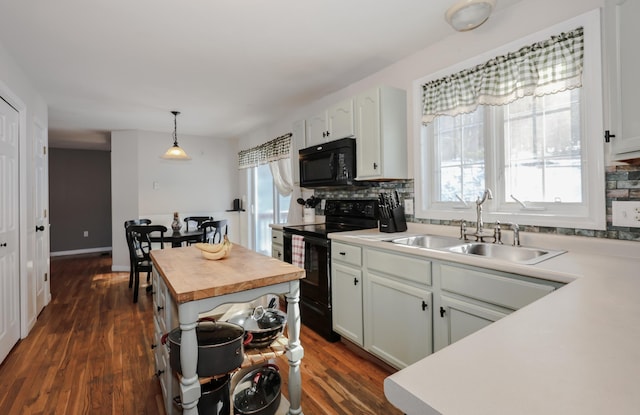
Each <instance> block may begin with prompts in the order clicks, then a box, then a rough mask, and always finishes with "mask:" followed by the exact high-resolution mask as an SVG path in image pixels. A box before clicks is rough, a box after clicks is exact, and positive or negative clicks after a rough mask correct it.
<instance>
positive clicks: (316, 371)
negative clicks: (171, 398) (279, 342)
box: [0, 255, 401, 415]
mask: <svg viewBox="0 0 640 415" xmlns="http://www.w3.org/2000/svg"><path fill="white" fill-rule="evenodd" d="M128 281H129V274H128V273H127V272H119V273H113V272H111V257H110V256H99V255H88V256H74V257H63V258H52V261H51V294H52V301H51V303H50V304H49V305H48V306H47V307H45V309H44V310H43V311H42V313H41V315H40V316H39V318H38V321H37V322H36V324H35V326H34V328H33V329H32V331H31V333H30V334H29V336H28V337H27V338H26V339H24V340H21V341H20V342H19V343H18V344H17V345H16V346H15V347H14V349H13V350H12V351H11V353H10V354H9V356H8V357H7V358H6V359H5V361H4V362H3V363H2V364H1V365H0V414H16V415H29V414H33V415H40V414H92V415H95V414H97V415H101V414H117V415H122V414H127V415H128V414H135V415H145V414H149V415H151V414H154V415H163V414H164V409H163V408H162V396H161V390H160V385H159V382H158V380H157V378H156V377H155V376H154V369H153V355H152V352H151V338H152V333H153V316H152V308H151V307H152V300H151V296H150V295H147V294H146V293H145V291H144V289H141V290H140V297H139V300H138V303H137V304H133V303H132V291H131V289H129V288H128ZM301 341H302V345H303V347H304V348H305V357H304V359H303V360H302V365H301V372H302V383H303V388H302V389H303V394H302V408H303V411H304V413H305V414H306V415H316V414H318V415H321V414H349V415H352V414H385V415H387V414H400V413H401V412H400V411H398V410H397V409H396V408H394V407H393V406H392V405H391V404H389V403H388V402H387V401H386V399H385V397H384V393H383V387H382V381H383V379H384V378H385V377H386V376H388V375H389V373H390V372H389V371H388V370H386V369H384V368H383V367H381V366H378V365H376V364H373V363H371V362H369V361H368V360H365V359H362V358H361V357H359V356H358V355H356V354H354V353H353V352H352V351H350V350H349V348H347V347H346V346H345V345H344V344H342V343H328V342H326V341H325V340H324V339H322V338H321V337H319V336H318V335H316V334H315V333H314V332H313V331H311V330H308V329H307V328H306V327H304V326H303V327H302V331H301ZM280 360H281V361H280V362H278V364H279V365H280V366H281V367H282V368H283V370H282V374H283V380H284V382H285V385H283V389H284V391H285V396H286V395H287V393H286V374H287V373H286V372H287V371H286V370H285V369H284V368H287V363H286V359H285V358H280Z"/></svg>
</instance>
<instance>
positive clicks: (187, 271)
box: [151, 245, 305, 304]
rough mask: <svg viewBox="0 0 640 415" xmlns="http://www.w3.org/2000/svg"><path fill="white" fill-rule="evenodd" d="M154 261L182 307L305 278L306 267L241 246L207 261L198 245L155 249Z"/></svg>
mask: <svg viewBox="0 0 640 415" xmlns="http://www.w3.org/2000/svg"><path fill="white" fill-rule="evenodd" d="M151 259H152V260H153V264H154V265H155V267H156V269H157V271H158V273H159V274H160V275H161V276H162V279H163V280H164V281H165V282H166V284H167V288H168V289H169V291H170V292H171V297H172V298H173V299H174V300H175V301H176V302H177V303H178V304H181V303H186V302H189V301H196V300H201V299H203V298H210V297H217V296H220V295H224V294H233V293H236V292H240V291H246V290H251V289H253V288H259V287H265V286H268V285H274V284H279V283H283V282H289V281H293V280H299V279H302V278H304V277H305V271H304V269H302V268H298V267H296V266H293V265H291V264H289V263H286V262H283V261H280V260H278V259H275V258H271V257H268V256H265V255H262V254H259V253H257V252H254V251H251V250H249V249H247V248H245V247H243V246H240V245H234V246H233V249H232V250H231V253H230V254H229V256H227V257H226V258H223V259H219V260H209V259H205V258H204V257H203V256H202V254H201V253H200V250H199V249H198V248H196V247H194V246H186V247H182V248H172V249H157V250H153V251H151Z"/></svg>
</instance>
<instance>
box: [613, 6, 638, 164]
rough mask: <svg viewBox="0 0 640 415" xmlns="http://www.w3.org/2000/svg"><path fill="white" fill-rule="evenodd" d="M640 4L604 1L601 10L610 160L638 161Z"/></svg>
mask: <svg viewBox="0 0 640 415" xmlns="http://www.w3.org/2000/svg"><path fill="white" fill-rule="evenodd" d="M638 16H640V2H638V1H637V0H608V1H607V3H606V7H605V48H604V50H605V54H606V56H605V60H606V62H605V65H606V68H607V71H608V77H607V79H608V81H609V82H608V85H607V86H608V90H609V113H608V114H609V117H608V118H609V126H608V129H609V130H610V134H614V135H615V137H612V138H611V153H612V157H613V159H614V160H628V159H636V158H640V117H638V115H637V111H638V97H639V96H640V77H638V74H639V73H640V49H639V48H638V39H640V25H638V23H637V22H636V19H637V17H638Z"/></svg>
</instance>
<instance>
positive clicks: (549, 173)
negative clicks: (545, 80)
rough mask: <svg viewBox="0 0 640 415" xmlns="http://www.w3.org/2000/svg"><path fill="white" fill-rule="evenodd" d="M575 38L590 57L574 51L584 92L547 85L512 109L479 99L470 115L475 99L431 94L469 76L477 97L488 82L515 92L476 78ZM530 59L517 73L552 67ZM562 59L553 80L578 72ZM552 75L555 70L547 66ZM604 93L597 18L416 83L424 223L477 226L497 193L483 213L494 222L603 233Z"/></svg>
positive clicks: (419, 210)
mask: <svg viewBox="0 0 640 415" xmlns="http://www.w3.org/2000/svg"><path fill="white" fill-rule="evenodd" d="M576 28H578V29H576ZM574 33H579V34H580V35H583V36H584V38H583V42H584V43H583V47H584V49H583V51H584V52H583V54H582V53H581V52H582V49H581V48H582V44H580V47H575V48H574V49H575V51H577V53H575V54H576V55H581V56H579V57H580V59H579V62H577V63H575V65H576V67H577V68H578V69H577V70H579V73H578V74H579V75H580V78H581V79H580V80H579V82H580V84H579V85H580V86H577V87H576V86H574V85H569V86H568V87H566V88H565V89H562V90H560V92H554V90H551V91H548V90H544V88H545V87H546V86H547V85H543V86H542V88H538V89H536V90H535V92H534V93H529V92H531V91H530V90H527V91H526V92H524V93H523V90H524V89H526V88H522V89H521V90H515V92H514V95H515V96H510V97H508V98H507V100H506V101H507V102H504V103H502V102H497V101H496V100H495V99H493V97H489V98H488V99H484V100H483V98H486V97H485V96H481V97H480V99H479V100H477V101H474V102H473V103H472V104H471V105H470V104H469V102H471V101H468V102H467V101H465V99H467V98H468V96H469V95H472V93H467V92H466V91H463V92H462V93H460V94H459V95H456V96H453V97H449V96H447V97H445V98H446V99H445V98H443V97H442V96H443V92H442V90H437V91H435V92H433V91H431V90H428V89H429V88H430V87H434V85H435V87H434V88H435V89H437V88H440V87H441V86H442V84H444V83H448V82H449V81H450V80H453V81H452V82H453V83H455V82H457V79H458V78H459V77H464V76H466V75H468V74H469V73H472V75H471V76H470V81H469V82H467V84H465V83H462V82H461V85H463V86H466V85H469V88H470V89H472V90H473V91H474V92H475V91H476V90H475V89H474V88H476V87H477V84H478V83H481V82H488V83H493V84H491V85H489V87H490V88H494V89H500V91H502V90H503V89H504V90H507V89H508V88H511V87H512V86H511V85H502V84H501V82H502V83H505V84H507V83H509V82H511V81H512V80H510V79H507V78H506V77H505V78H501V77H496V79H498V81H496V80H495V79H493V80H492V79H488V78H489V77H487V76H486V75H485V74H483V75H482V76H476V75H474V74H473V71H475V70H477V68H481V67H486V66H491V65H493V64H494V62H495V61H499V60H500V59H502V58H504V59H505V60H506V59H510V58H512V57H513V55H518V54H519V53H521V51H522V50H523V49H525V47H523V45H531V48H530V50H533V51H534V52H535V50H536V48H537V47H538V45H540V44H542V43H543V42H545V41H546V43H550V42H551V41H554V40H555V39H556V38H561V37H562V36H565V34H567V35H566V36H567V37H568V36H572V35H573V34H574ZM547 39H551V40H549V41H547ZM546 43H545V44H546ZM559 49H561V51H560V52H559V53H560V54H564V53H565V52H567V49H569V47H566V46H564V45H563V47H562V48H559ZM554 53H558V52H557V51H554ZM499 55H502V56H499ZM531 55H534V56H533V57H532V56H526V59H522V61H526V63H519V65H536V64H538V63H540V62H535V59H543V60H544V59H546V57H545V56H541V57H538V56H535V53H532V54H531ZM552 58H553V59H555V58H556V57H555V56H552ZM564 58H565V56H562V57H561V59H559V60H558V61H554V63H553V65H549V68H550V69H549V71H551V72H554V71H557V72H561V71H567V72H569V71H571V70H576V68H573V67H572V63H573V62H571V61H570V59H569V63H568V64H565V62H566V61H564V60H562V59H564ZM527 59H528V60H527ZM485 62H486V63H485ZM479 63H480V64H479ZM473 65H476V66H473ZM544 65H548V63H540V66H544ZM563 65H564V66H563ZM496 66H497V65H496ZM468 68H471V69H468ZM509 69H512V68H509ZM516 69H517V70H520V69H521V67H516ZM494 73H495V71H494V72H491V74H494ZM451 74H453V75H451ZM517 76H522V75H516V77H517ZM542 76H544V74H542V75H541V77H542ZM554 76H555V74H554ZM487 79H488V80H487ZM505 79H506V80H505ZM515 81H517V82H520V81H521V80H520V79H516V80H515ZM525 81H526V80H525ZM573 81H575V76H574V78H572V79H571V80H569V81H566V80H562V79H561V80H560V82H573ZM496 84H497V85H496ZM601 84H602V76H601V53H600V20H599V12H597V11H594V12H590V13H586V14H584V15H581V16H578V17H576V18H574V19H571V20H570V21H567V22H564V23H562V24H559V25H557V26H554V27H552V28H549V29H547V30H544V31H542V32H538V33H536V34H534V35H531V36H528V37H526V38H524V39H521V40H518V41H515V42H512V43H510V44H508V45H506V46H504V47H501V48H499V49H496V50H493V51H491V52H488V53H487V54H486V55H485V56H482V57H477V58H474V59H472V60H470V61H467V62H463V63H461V64H459V65H456V66H455V67H452V68H448V69H447V70H445V71H441V72H439V73H437V74H433V75H430V76H426V77H424V78H421V79H418V80H416V81H415V83H414V91H415V96H416V102H415V103H414V105H416V107H417V108H419V109H421V110H422V111H416V121H415V122H416V124H415V125H417V126H418V125H419V126H420V127H419V128H416V129H415V131H416V138H415V141H414V142H415V144H414V148H416V149H417V151H415V157H416V160H415V166H416V174H415V181H416V187H415V190H416V217H417V218H428V219H445V220H456V219H466V220H471V221H474V220H475V217H476V212H475V207H476V206H475V201H476V198H478V197H479V196H481V195H482V193H483V191H484V189H486V188H489V189H491V190H492V191H493V195H494V198H493V200H488V201H487V203H485V204H484V206H483V208H484V214H485V220H486V221H494V220H500V221H501V222H517V223H520V224H527V225H537V226H560V227H573V228H585V229H605V226H606V218H605V189H604V153H603V147H604V146H603V142H602V141H601V139H602V131H603V128H602V114H603V108H602V86H601ZM446 87H447V85H445V92H446ZM516 88H517V87H516ZM454 89H455V88H454ZM457 89H458V90H460V87H458V88H457ZM477 89H480V90H482V91H481V92H480V94H482V93H483V92H484V90H483V88H482V87H480V88H477ZM485 89H486V88H485ZM540 90H542V91H543V92H540ZM552 92H554V93H552ZM454 93H457V92H454ZM423 95H424V101H423ZM476 98H477V97H476ZM428 100H432V101H437V100H440V101H447V102H446V104H448V103H449V101H452V100H453V101H455V100H458V101H457V102H458V104H457V105H459V107H458V109H457V110H453V111H450V110H448V109H447V108H444V107H440V108H437V105H430V104H431V103H430V102H428ZM441 103H442V102H439V103H438V104H441ZM426 113H428V114H429V115H425V114H426Z"/></svg>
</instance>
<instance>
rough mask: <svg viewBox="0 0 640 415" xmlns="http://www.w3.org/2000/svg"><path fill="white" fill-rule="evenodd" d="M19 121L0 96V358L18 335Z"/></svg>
mask: <svg viewBox="0 0 640 415" xmlns="http://www.w3.org/2000/svg"><path fill="white" fill-rule="evenodd" d="M18 125H19V116H18V111H16V110H15V109H14V108H13V107H11V106H10V105H9V104H7V103H6V102H5V101H4V100H3V99H2V98H1V97H0V362H2V361H3V360H4V358H5V357H6V356H7V354H9V352H10V351H11V348H12V347H13V346H14V345H15V344H16V343H17V342H18V340H19V338H20V272H19V271H20V268H19V253H20V250H19V247H18V243H19V223H18V222H19V215H18V208H19V204H18V203H19V193H18V192H19V178H18V147H19V141H18Z"/></svg>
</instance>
